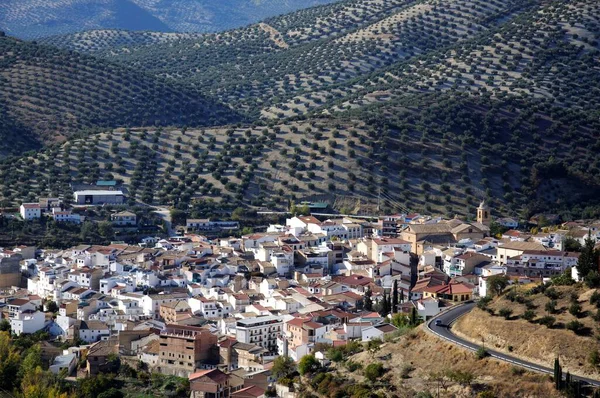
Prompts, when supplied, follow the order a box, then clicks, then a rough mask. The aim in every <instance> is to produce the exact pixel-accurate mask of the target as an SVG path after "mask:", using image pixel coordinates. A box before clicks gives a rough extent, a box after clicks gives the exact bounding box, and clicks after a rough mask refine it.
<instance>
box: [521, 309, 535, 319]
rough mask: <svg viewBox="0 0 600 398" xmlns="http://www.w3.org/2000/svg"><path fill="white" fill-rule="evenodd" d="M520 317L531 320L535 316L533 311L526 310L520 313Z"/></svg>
mask: <svg viewBox="0 0 600 398" xmlns="http://www.w3.org/2000/svg"><path fill="white" fill-rule="evenodd" d="M521 318H523V319H525V320H526V321H530V322H531V321H532V320H533V318H535V311H533V310H527V311H525V312H524V313H523V315H521Z"/></svg>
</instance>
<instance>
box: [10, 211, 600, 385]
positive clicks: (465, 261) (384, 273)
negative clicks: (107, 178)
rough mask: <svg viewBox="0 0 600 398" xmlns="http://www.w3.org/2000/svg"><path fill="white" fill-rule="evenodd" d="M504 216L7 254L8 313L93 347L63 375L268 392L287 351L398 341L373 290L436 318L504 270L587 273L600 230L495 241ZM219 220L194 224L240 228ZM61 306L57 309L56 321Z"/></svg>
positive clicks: (519, 278)
mask: <svg viewBox="0 0 600 398" xmlns="http://www.w3.org/2000/svg"><path fill="white" fill-rule="evenodd" d="M123 216H124V217H125V215H123ZM490 221H491V216H490V210H489V209H488V207H487V206H486V205H485V203H482V204H481V205H480V206H479V208H478V209H477V221H475V222H466V221H462V220H459V219H453V220H442V219H435V218H431V217H424V216H421V215H418V214H408V215H394V216H389V217H384V218H381V219H380V220H379V221H378V222H375V223H374V222H371V221H370V220H365V219H360V218H352V217H340V218H336V219H328V220H325V221H320V220H318V219H317V218H315V217H313V216H297V217H292V218H289V219H287V220H286V223H285V225H271V226H269V227H268V229H267V230H266V232H261V233H252V234H249V235H246V236H242V237H241V238H235V237H231V238H226V239H219V240H216V241H211V240H209V239H208V238H206V237H205V236H203V235H199V234H198V233H188V234H186V235H185V236H182V237H174V238H171V239H156V240H152V241H144V242H142V243H141V244H139V245H126V244H118V243H117V244H111V245H108V246H91V245H80V246H76V247H72V248H70V249H67V250H62V251H58V250H36V249H35V248H27V247H20V248H15V249H14V250H5V251H3V253H2V254H0V268H1V267H2V264H3V263H2V260H4V259H6V260H7V263H6V267H7V269H8V267H9V265H10V267H12V271H13V274H14V273H15V264H16V267H17V268H16V272H17V273H18V274H19V279H20V278H21V276H22V277H23V281H20V280H19V281H17V279H16V278H13V279H11V280H2V279H0V289H1V290H2V292H3V294H2V295H0V311H1V312H2V314H3V317H5V318H6V319H8V320H9V322H10V324H11V328H12V331H13V332H14V333H15V334H17V335H18V334H21V333H34V332H36V331H39V330H44V331H46V332H48V333H49V334H50V335H51V336H53V338H55V339H57V340H77V341H79V342H80V343H81V344H82V345H81V346H80V347H74V348H71V349H69V350H68V352H65V353H64V355H60V356H58V357H57V358H56V359H55V361H54V364H53V366H54V368H53V369H56V370H57V371H59V370H62V369H66V370H67V372H71V371H73V368H72V367H71V365H72V364H73V363H76V362H77V360H78V358H79V356H80V355H81V353H82V350H85V352H86V353H87V354H86V358H87V372H88V373H89V374H95V373H98V372H102V371H103V370H105V369H106V367H107V366H109V363H108V358H109V357H110V356H111V355H112V354H118V355H120V356H121V357H129V358H134V359H136V360H139V361H142V362H143V363H145V364H146V366H147V367H148V368H149V369H152V370H153V371H156V372H160V373H164V374H171V375H178V376H182V377H189V379H190V385H191V389H192V395H193V396H198V397H200V396H202V397H204V396H217V395H214V394H216V393H217V392H218V393H219V394H220V395H218V396H223V397H227V396H232V397H234V396H235V397H249V396H263V395H264V393H265V390H266V389H267V386H268V385H269V384H270V383H271V382H272V381H273V380H272V379H271V377H270V369H271V367H272V365H273V361H274V359H275V358H277V356H281V355H287V356H289V357H291V358H292V359H294V360H300V359H301V358H302V357H303V356H304V355H307V354H310V353H314V352H315V351H316V350H317V349H318V347H319V346H320V343H324V344H331V345H334V346H337V345H343V344H346V342H348V341H351V340H359V341H364V342H366V341H370V340H372V339H383V338H385V336H387V335H390V334H394V332H395V331H396V327H394V326H393V325H392V324H391V323H390V320H389V318H388V317H387V316H382V315H381V314H380V313H378V312H375V311H374V310H373V308H366V300H365V293H366V292H367V291H369V292H370V295H371V297H372V301H373V302H374V303H375V307H377V303H378V302H380V301H381V300H382V298H383V297H384V294H385V293H386V292H390V291H391V289H392V288H393V287H394V286H395V287H396V288H397V289H398V291H399V296H400V300H399V304H398V306H397V311H398V312H400V313H404V314H407V315H408V314H411V313H412V314H416V315H417V316H418V317H419V318H421V319H422V320H427V319H430V318H431V317H433V316H435V315H436V314H438V313H439V312H440V311H443V310H444V309H446V308H448V307H449V306H452V305H454V304H456V303H460V302H463V301H468V300H471V299H473V298H474V297H475V296H477V295H479V296H483V295H486V293H487V292H486V290H487V289H486V283H485V281H486V278H488V277H489V276H491V275H496V274H506V275H508V276H509V277H511V279H513V280H514V281H515V283H519V282H529V281H532V280H542V279H543V278H548V277H551V276H553V275H556V274H558V273H561V272H564V271H565V270H566V269H567V268H569V267H571V268H572V269H574V270H576V267H575V266H576V265H577V258H578V253H570V252H565V251H563V250H562V249H563V244H564V240H565V238H566V237H567V236H572V237H574V238H575V239H581V240H583V239H585V238H587V237H591V238H593V239H595V240H597V241H599V240H600V228H599V227H600V226H598V225H583V224H581V225H580V224H570V225H565V226H564V227H565V229H564V230H562V229H558V230H554V231H552V232H547V233H539V234H535V235H531V234H527V233H522V232H518V231H516V230H514V229H513V230H509V231H507V232H506V233H505V234H504V235H502V236H501V237H491V236H489V224H490ZM119 222H127V219H125V218H123V219H121V220H119ZM210 223H211V221H210V220H190V221H189V222H188V225H187V227H188V229H189V230H190V231H189V232H192V230H195V231H196V232H198V231H203V230H210V229H212V228H228V227H230V226H233V225H213V224H210ZM583 231H585V234H582V232H583ZM580 235H581V236H580ZM1 271H2V270H1V269H0V275H2V274H3V272H1ZM575 275H576V272H575ZM18 282H20V283H18ZM19 286H22V287H19ZM51 303H55V304H56V306H57V308H58V312H57V313H55V314H53V313H52V312H47V311H46V312H44V310H48V307H49V305H51ZM211 394H213V395H211Z"/></svg>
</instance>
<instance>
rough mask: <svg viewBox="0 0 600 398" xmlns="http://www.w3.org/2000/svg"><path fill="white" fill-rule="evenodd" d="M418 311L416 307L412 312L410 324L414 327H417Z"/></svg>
mask: <svg viewBox="0 0 600 398" xmlns="http://www.w3.org/2000/svg"><path fill="white" fill-rule="evenodd" d="M417 321H418V319H417V309H416V308H415V307H412V311H411V312H410V324H411V325H413V326H416V325H417Z"/></svg>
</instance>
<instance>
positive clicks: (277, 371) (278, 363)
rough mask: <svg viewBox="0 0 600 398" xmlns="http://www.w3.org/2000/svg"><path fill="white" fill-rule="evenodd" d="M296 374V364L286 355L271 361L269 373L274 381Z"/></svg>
mask: <svg viewBox="0 0 600 398" xmlns="http://www.w3.org/2000/svg"><path fill="white" fill-rule="evenodd" d="M295 372H296V364H295V363H294V360H293V359H292V358H290V357H288V356H286V355H280V356H278V357H277V358H275V361H273V367H272V368H271V373H272V374H273V377H275V379H277V380H279V379H283V378H287V377H290V376H291V375H292V374H294V373H295Z"/></svg>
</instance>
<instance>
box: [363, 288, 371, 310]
mask: <svg viewBox="0 0 600 398" xmlns="http://www.w3.org/2000/svg"><path fill="white" fill-rule="evenodd" d="M372 296H373V293H372V292H371V288H370V287H368V288H367V291H366V292H365V297H364V301H365V305H364V306H365V310H367V311H373V299H372V298H371V297H372Z"/></svg>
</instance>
